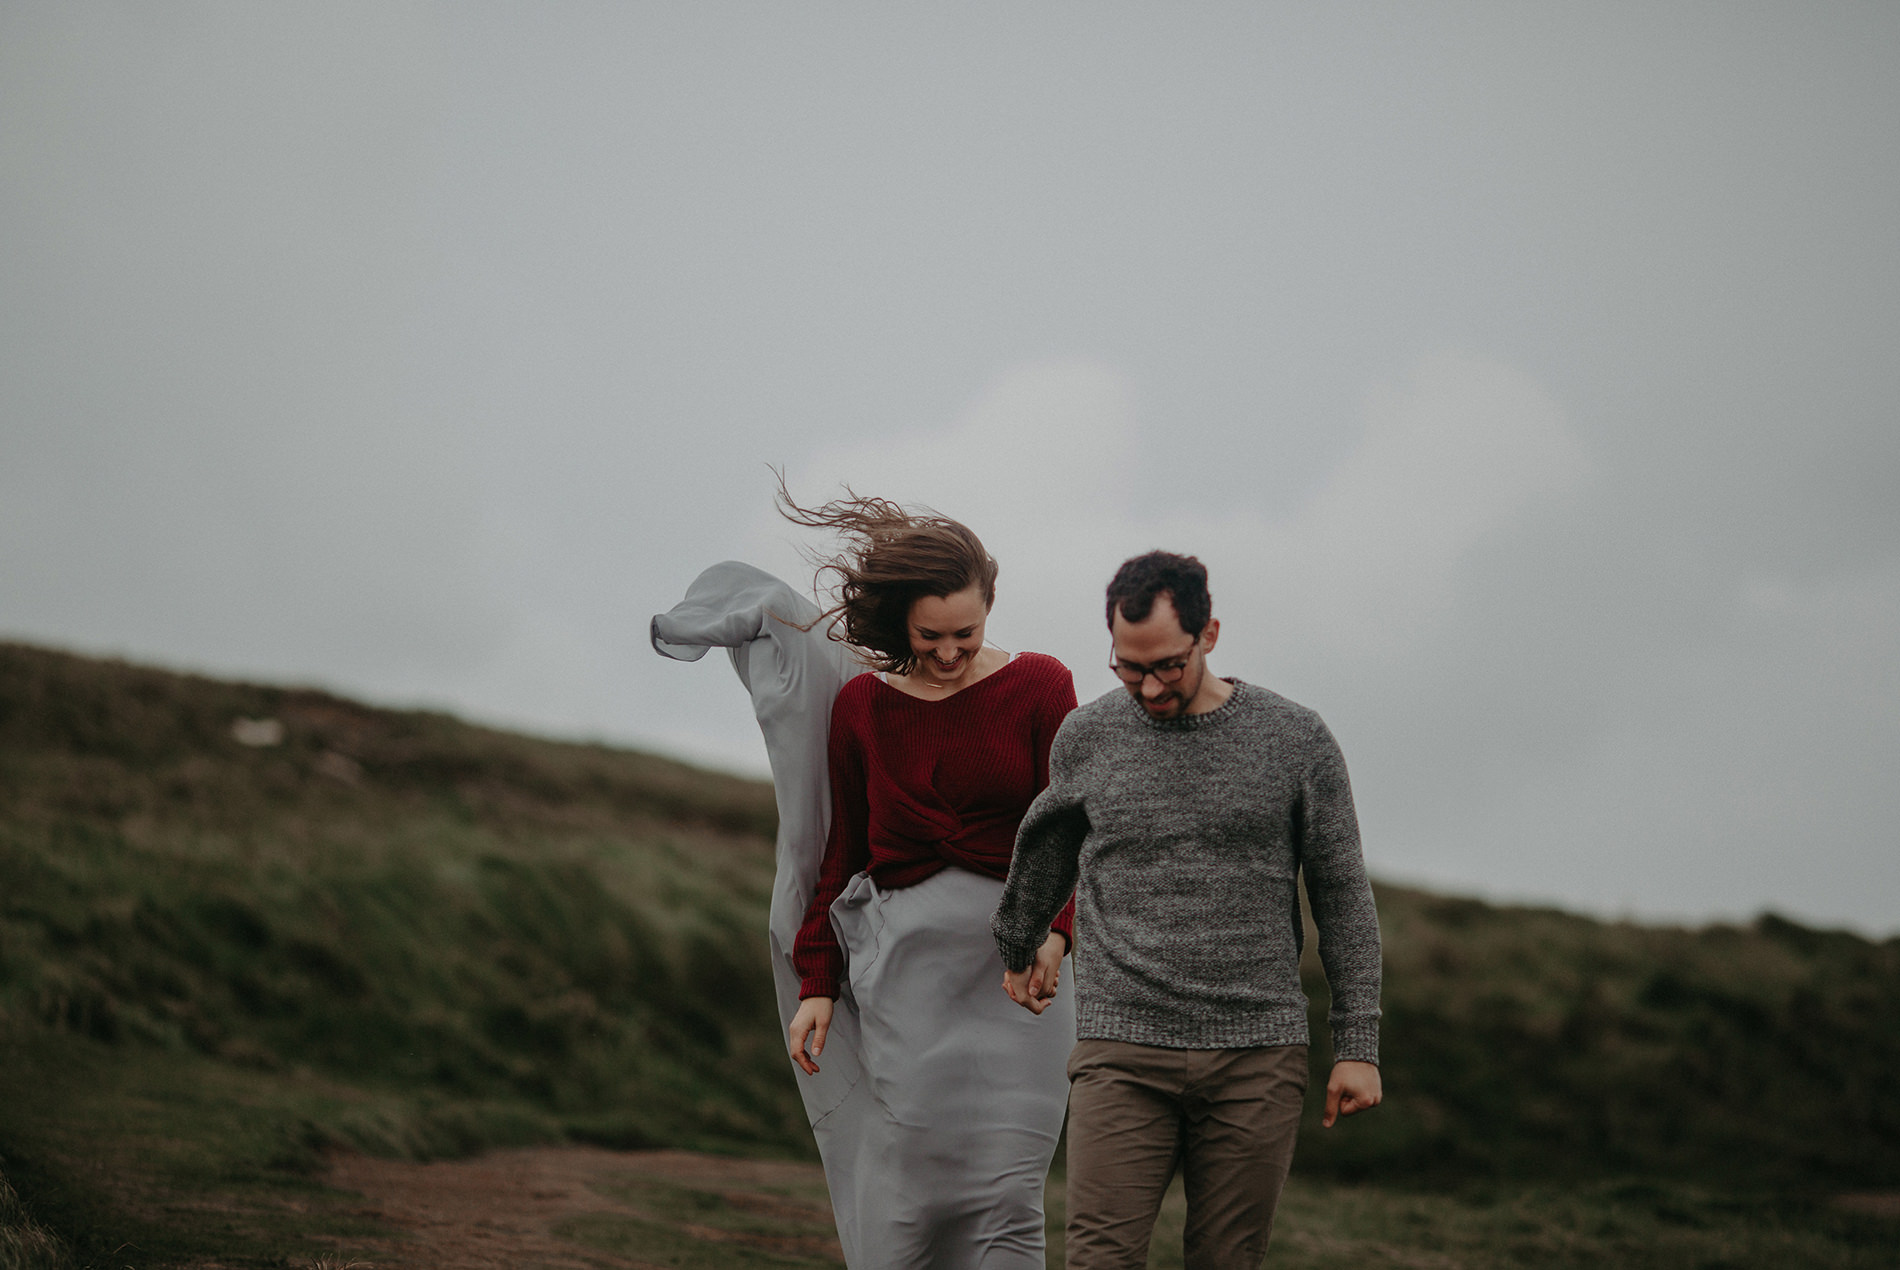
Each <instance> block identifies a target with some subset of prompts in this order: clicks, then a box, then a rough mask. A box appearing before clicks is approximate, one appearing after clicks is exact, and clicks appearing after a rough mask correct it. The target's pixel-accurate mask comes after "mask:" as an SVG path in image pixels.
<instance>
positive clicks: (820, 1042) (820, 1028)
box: [785, 997, 832, 1076]
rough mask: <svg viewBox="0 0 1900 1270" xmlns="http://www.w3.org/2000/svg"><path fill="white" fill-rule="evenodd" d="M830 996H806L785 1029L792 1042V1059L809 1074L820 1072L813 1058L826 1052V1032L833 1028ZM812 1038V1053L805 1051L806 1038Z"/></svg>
mask: <svg viewBox="0 0 1900 1270" xmlns="http://www.w3.org/2000/svg"><path fill="white" fill-rule="evenodd" d="M831 1007H832V1000H831V998H830V997H806V998H805V999H804V1000H803V1001H800V1002H799V1003H798V1013H797V1014H794V1015H793V1016H792V1025H791V1026H790V1027H788V1028H786V1029H785V1034H786V1036H788V1037H790V1038H791V1042H792V1061H793V1062H794V1063H797V1064H798V1065H799V1067H801V1068H803V1069H804V1072H805V1074H806V1075H807V1076H815V1075H817V1074H818V1064H816V1063H814V1062H812V1061H811V1060H812V1059H814V1058H817V1057H818V1056H819V1055H820V1054H822V1053H824V1052H825V1033H827V1032H829V1031H830V1030H831ZM807 1036H809V1037H810V1038H811V1053H810V1054H809V1055H807V1054H806V1053H805V1038H806V1037H807Z"/></svg>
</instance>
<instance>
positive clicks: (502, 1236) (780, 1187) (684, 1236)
mask: <svg viewBox="0 0 1900 1270" xmlns="http://www.w3.org/2000/svg"><path fill="white" fill-rule="evenodd" d="M328 1181H329V1182H330V1184H331V1185H333V1186H336V1187H338V1188H340V1189H342V1190H346V1191H351V1192H354V1193H356V1194H358V1195H361V1196H362V1197H363V1203H362V1205H361V1206H360V1207H357V1208H355V1209H354V1211H355V1212H356V1213H357V1214H360V1215H361V1216H363V1217H367V1218H370V1219H372V1220H375V1221H377V1222H380V1223H383V1224H386V1225H389V1226H393V1227H395V1228H397V1229H398V1230H401V1231H404V1232H406V1233H407V1237H405V1238H400V1239H385V1240H367V1241H366V1240H355V1241H351V1244H350V1245H349V1248H348V1253H349V1255H348V1256H342V1255H339V1256H338V1257H337V1258H335V1259H328V1260H326V1261H324V1262H319V1263H318V1264H319V1265H320V1266H327V1267H342V1266H345V1265H347V1264H349V1263H350V1259H351V1257H354V1258H356V1259H357V1260H356V1264H357V1265H358V1266H359V1267H360V1268H361V1270H367V1268H368V1267H370V1266H373V1267H375V1268H376V1270H391V1268H396V1267H401V1268H403V1270H540V1268H545V1270H621V1268H623V1267H628V1268H639V1270H645V1268H646V1267H669V1268H670V1267H699V1266H705V1267H714V1266H718V1267H727V1266H730V1267H735V1268H739V1267H752V1266H758V1267H766V1266H773V1267H784V1266H815V1267H816V1266H840V1265H842V1264H843V1258H842V1257H841V1256H840V1255H839V1252H838V1241H837V1236H836V1234H835V1233H834V1232H833V1230H832V1229H831V1209H830V1205H829V1203H828V1202H827V1200H826V1198H825V1186H824V1175H823V1173H822V1172H821V1171H820V1170H819V1168H818V1166H817V1165H815V1164H798V1163H787V1162H780V1161H771V1160H742V1159H732V1158H727V1157H723V1156H711V1155H700V1154H695V1153H693V1152H687V1151H607V1150H600V1149H596V1148H592V1147H536V1148H529V1149H525V1150H517V1151H496V1152H492V1153H490V1154H488V1155H484V1156H481V1157H478V1158H476V1159H473V1160H444V1161H437V1162H435V1163H430V1164H416V1163H413V1162H409V1161H402V1160H377V1159H371V1158H369V1157H367V1156H360V1155H347V1156H338V1157H337V1158H336V1159H334V1160H333V1161H332V1162H331V1167H330V1173H329V1177H328Z"/></svg>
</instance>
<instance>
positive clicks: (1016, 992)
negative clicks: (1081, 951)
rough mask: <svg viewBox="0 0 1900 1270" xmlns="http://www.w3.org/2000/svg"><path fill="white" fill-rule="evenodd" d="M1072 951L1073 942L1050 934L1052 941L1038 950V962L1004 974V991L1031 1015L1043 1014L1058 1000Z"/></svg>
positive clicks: (1047, 940) (1043, 943)
mask: <svg viewBox="0 0 1900 1270" xmlns="http://www.w3.org/2000/svg"><path fill="white" fill-rule="evenodd" d="M1068 951H1069V941H1068V940H1067V939H1065V938H1063V937H1062V936H1061V935H1059V934H1057V933H1056V932H1055V931H1050V932H1049V938H1047V939H1045V940H1043V941H1042V947H1041V948H1039V949H1037V950H1036V959H1035V960H1034V961H1032V962H1030V963H1029V965H1027V966H1026V967H1024V968H1023V969H1021V970H1005V971H1003V991H1004V992H1007V993H1008V994H1009V999H1010V1000H1011V1001H1014V1002H1015V1003H1016V1004H1017V1005H1020V1006H1021V1007H1023V1009H1025V1010H1027V1011H1029V1012H1030V1013H1031V1014H1041V1013H1042V1012H1043V1011H1044V1010H1046V1009H1048V1008H1049V1002H1050V1001H1052V1000H1054V999H1055V995H1056V983H1057V981H1058V980H1060V979H1061V978H1062V958H1063V956H1064V955H1065V954H1067V952H1068Z"/></svg>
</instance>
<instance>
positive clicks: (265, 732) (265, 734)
mask: <svg viewBox="0 0 1900 1270" xmlns="http://www.w3.org/2000/svg"><path fill="white" fill-rule="evenodd" d="M231 739H232V740H233V741H236V742H237V743H238V744H239V745H248V746H250V747H251V748H252V749H263V748H264V747H265V746H270V745H282V744H283V743H284V725H283V724H282V723H280V722H279V721H278V720H276V719H233V720H231Z"/></svg>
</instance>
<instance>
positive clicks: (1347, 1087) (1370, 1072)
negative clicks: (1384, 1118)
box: [1319, 1058, 1385, 1129]
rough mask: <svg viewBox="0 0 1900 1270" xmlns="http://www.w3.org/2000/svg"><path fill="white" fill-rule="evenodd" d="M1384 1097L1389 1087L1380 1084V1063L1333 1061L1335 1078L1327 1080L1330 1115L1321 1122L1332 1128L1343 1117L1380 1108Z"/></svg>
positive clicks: (1322, 1125) (1347, 1060)
mask: <svg viewBox="0 0 1900 1270" xmlns="http://www.w3.org/2000/svg"><path fill="white" fill-rule="evenodd" d="M1384 1100H1385V1086H1384V1085H1383V1084H1381V1083H1380V1080H1379V1065H1378V1064H1377V1063H1359V1062H1354V1061H1353V1060H1352V1059H1349V1058H1348V1059H1342V1060H1340V1061H1339V1062H1337V1063H1334V1064H1333V1075H1332V1078H1331V1079H1330V1080H1328V1081H1327V1082H1326V1117H1325V1119H1323V1120H1321V1121H1320V1122H1319V1123H1320V1127H1321V1128H1324V1129H1330V1128H1332V1127H1333V1121H1335V1120H1337V1119H1339V1118H1340V1117H1341V1116H1350V1115H1353V1114H1355V1113H1357V1112H1361V1111H1365V1110H1367V1109H1368V1108H1371V1107H1376V1106H1378V1105H1379V1104H1380V1103H1381V1102H1383V1101H1384Z"/></svg>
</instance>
